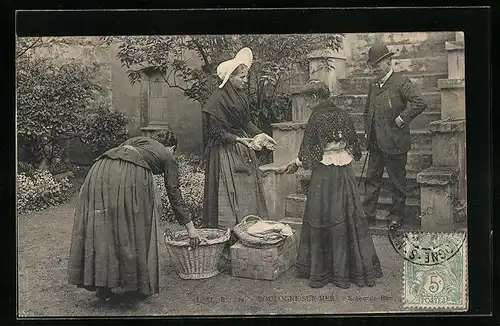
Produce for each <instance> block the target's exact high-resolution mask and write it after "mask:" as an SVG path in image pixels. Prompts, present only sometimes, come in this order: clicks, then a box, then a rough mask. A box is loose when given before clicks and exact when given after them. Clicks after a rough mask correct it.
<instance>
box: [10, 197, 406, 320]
mask: <svg viewBox="0 0 500 326" xmlns="http://www.w3.org/2000/svg"><path fill="white" fill-rule="evenodd" d="M74 202H75V200H74V199H73V200H72V201H71V202H70V203H67V204H64V205H60V206H57V207H51V208H48V209H46V210H44V211H41V212H37V213H32V214H28V215H24V216H20V217H19V218H18V275H19V278H18V280H19V281H18V288H19V304H18V314H19V316H30V317H31V316H127V315H135V316H142V315H149V316H151V315H232V314H238V315H241V314H266V315H267V314H283V313H284V314H314V313H320V314H324V313H354V312H382V311H401V310H402V303H401V293H402V267H403V261H402V259H401V258H400V257H399V256H398V255H397V254H396V253H395V252H394V250H393V249H392V247H391V245H390V244H389V241H388V239H387V238H386V237H381V236H375V237H374V241H375V245H376V247H377V251H378V254H379V257H380V260H381V263H382V266H383V269H384V274H385V275H384V277H383V278H382V279H381V280H380V281H379V284H377V285H376V286H375V287H373V288H358V287H357V286H355V285H353V286H352V287H351V289H348V290H342V289H339V288H337V287H335V286H333V285H328V286H326V287H324V288H322V289H311V288H309V287H308V286H307V284H306V281H305V280H300V279H296V278H294V277H293V274H292V270H289V271H288V272H287V273H285V274H284V275H282V276H281V277H280V278H279V279H278V280H276V281H257V280H249V279H240V278H233V277H231V276H230V275H229V274H221V275H218V276H216V277H213V278H210V279H207V280H196V281H184V280H181V279H180V278H179V277H178V276H177V275H176V274H175V273H174V272H173V270H172V268H171V266H170V265H169V261H168V259H167V257H166V252H165V250H164V245H163V243H159V246H160V269H161V272H160V275H161V279H160V287H161V288H160V294H159V295H157V296H153V297H151V298H149V299H147V300H146V301H143V302H130V301H125V300H122V302H119V303H118V304H115V305H112V306H103V305H102V304H100V303H99V301H98V300H97V299H96V297H95V294H94V293H93V292H88V291H86V290H83V289H77V288H76V287H74V286H72V285H69V284H67V280H66V268H67V259H68V254H69V247H70V240H71V239H70V238H71V228H72V225H73V212H74ZM164 227H165V225H163V228H164ZM174 227H175V226H174Z"/></svg>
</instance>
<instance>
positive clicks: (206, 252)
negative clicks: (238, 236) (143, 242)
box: [164, 228, 230, 280]
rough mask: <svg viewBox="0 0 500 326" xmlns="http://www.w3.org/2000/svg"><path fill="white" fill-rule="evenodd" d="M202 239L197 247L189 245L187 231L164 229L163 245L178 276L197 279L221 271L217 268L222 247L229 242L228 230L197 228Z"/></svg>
mask: <svg viewBox="0 0 500 326" xmlns="http://www.w3.org/2000/svg"><path fill="white" fill-rule="evenodd" d="M198 234H199V235H200V238H202V241H201V243H200V245H199V247H198V248H196V249H192V248H191V247H190V245H189V236H188V233H187V231H185V230H183V231H178V232H175V233H172V232H171V231H170V230H168V229H167V230H166V231H165V234H164V240H165V245H166V247H167V252H168V254H169V257H170V259H171V260H172V266H173V268H174V270H175V272H176V273H177V275H179V277H180V278H182V279H185V280H197V279H204V278H209V277H213V276H215V275H217V274H219V273H220V272H221V270H220V268H219V264H220V261H221V259H222V252H223V250H224V247H225V246H226V245H227V243H228V242H229V236H230V230H229V229H227V230H222V229H208V228H207V229H198Z"/></svg>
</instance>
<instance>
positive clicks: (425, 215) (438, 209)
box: [417, 167, 458, 232]
mask: <svg viewBox="0 0 500 326" xmlns="http://www.w3.org/2000/svg"><path fill="white" fill-rule="evenodd" d="M457 180H458V169H457V168H450V167H430V168H428V169H426V170H424V171H422V172H420V173H419V174H418V175H417V181H418V183H419V184H420V192H421V193H420V206H421V212H422V217H421V222H420V223H421V228H422V231H424V232H450V231H452V230H454V229H455V228H456V225H455V197H454V196H455V194H456V187H457Z"/></svg>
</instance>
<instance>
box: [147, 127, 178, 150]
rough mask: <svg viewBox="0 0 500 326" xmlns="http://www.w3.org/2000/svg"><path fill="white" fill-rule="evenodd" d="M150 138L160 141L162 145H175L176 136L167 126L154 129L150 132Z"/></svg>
mask: <svg viewBox="0 0 500 326" xmlns="http://www.w3.org/2000/svg"><path fill="white" fill-rule="evenodd" d="M151 138H152V139H154V140H156V141H158V142H160V143H162V144H163V146H166V147H170V146H177V137H175V134H174V133H173V132H172V131H171V130H170V129H167V128H164V129H159V130H156V131H155V132H153V133H152V134H151Z"/></svg>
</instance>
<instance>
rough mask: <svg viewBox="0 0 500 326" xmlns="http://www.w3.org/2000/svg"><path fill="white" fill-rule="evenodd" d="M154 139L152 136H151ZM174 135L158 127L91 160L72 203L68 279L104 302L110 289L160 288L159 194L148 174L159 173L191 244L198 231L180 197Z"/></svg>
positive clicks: (152, 290) (147, 291) (148, 292)
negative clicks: (93, 160)
mask: <svg viewBox="0 0 500 326" xmlns="http://www.w3.org/2000/svg"><path fill="white" fill-rule="evenodd" d="M153 138H154V139H153ZM176 144H177V139H176V138H175V136H173V134H172V133H171V132H169V131H165V130H160V131H157V132H156V133H155V134H153V136H152V138H147V137H134V138H131V139H129V140H127V141H125V142H124V143H123V144H121V145H120V146H118V147H116V148H113V149H110V150H108V151H107V152H105V153H104V154H102V155H101V156H100V157H98V158H97V159H96V160H95V163H94V165H93V166H92V167H91V169H90V171H89V173H88V174H87V177H86V178H85V181H84V183H83V185H82V187H81V189H80V193H79V196H78V202H77V204H76V211H75V220H74V224H73V233H72V238H71V249H70V256H69V265H68V280H69V283H70V284H75V285H77V286H78V287H83V288H85V289H87V290H90V291H95V290H97V296H98V297H99V298H101V299H104V300H106V301H108V300H109V299H110V298H111V297H112V295H113V293H112V292H111V288H118V287H120V288H122V289H124V290H129V291H136V293H138V294H139V295H141V296H143V297H145V296H149V295H151V294H156V293H159V264H158V247H157V241H158V239H157V227H156V219H157V218H159V214H160V212H161V211H160V209H161V208H160V207H161V198H160V196H159V194H158V191H157V188H156V186H155V183H154V178H153V174H160V173H163V175H164V181H165V186H166V189H167V194H168V198H169V200H170V203H171V206H172V208H173V209H174V211H175V216H176V218H177V220H178V221H179V223H180V224H182V225H185V227H186V229H187V231H188V233H189V237H190V239H191V245H192V246H193V247H196V246H197V245H198V244H199V241H200V239H199V236H198V233H197V231H196V229H195V227H194V226H193V222H192V221H191V216H190V213H189V211H188V209H187V208H186V206H185V204H184V201H183V199H182V195H181V192H180V190H179V184H178V168H177V163H176V160H175V158H174V156H173V152H174V151H175V147H176Z"/></svg>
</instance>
